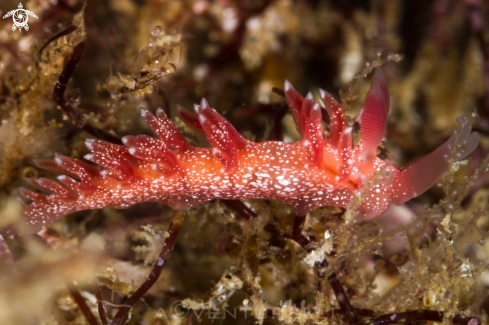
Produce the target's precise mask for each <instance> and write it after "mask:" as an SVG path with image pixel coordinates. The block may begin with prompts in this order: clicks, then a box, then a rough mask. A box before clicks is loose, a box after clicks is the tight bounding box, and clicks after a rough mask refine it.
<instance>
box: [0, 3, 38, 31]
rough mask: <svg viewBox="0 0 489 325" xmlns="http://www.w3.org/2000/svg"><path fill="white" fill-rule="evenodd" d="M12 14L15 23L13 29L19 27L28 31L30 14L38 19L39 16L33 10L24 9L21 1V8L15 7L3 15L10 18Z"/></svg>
mask: <svg viewBox="0 0 489 325" xmlns="http://www.w3.org/2000/svg"><path fill="white" fill-rule="evenodd" d="M10 16H12V19H13V20H14V24H13V25H12V30H13V31H15V30H16V29H17V28H19V32H21V31H22V28H24V29H25V30H26V31H28V30H29V25H27V21H28V20H29V16H31V17H34V18H36V19H37V16H36V15H34V13H33V12H32V11H29V10H26V9H23V6H22V3H19V9H15V10H12V11H9V12H7V14H6V15H5V16H3V19H5V18H8V17H10Z"/></svg>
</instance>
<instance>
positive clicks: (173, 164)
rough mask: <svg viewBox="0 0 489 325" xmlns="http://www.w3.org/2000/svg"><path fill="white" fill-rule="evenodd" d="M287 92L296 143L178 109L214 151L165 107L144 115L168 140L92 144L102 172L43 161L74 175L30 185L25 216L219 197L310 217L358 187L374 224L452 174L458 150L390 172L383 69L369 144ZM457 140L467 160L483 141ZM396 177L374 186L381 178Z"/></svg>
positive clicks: (461, 134)
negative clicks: (194, 142) (384, 149)
mask: <svg viewBox="0 0 489 325" xmlns="http://www.w3.org/2000/svg"><path fill="white" fill-rule="evenodd" d="M284 92H285V96H286V99H287V102H288V104H289V107H290V110H291V113H292V116H293V118H294V121H295V123H296V125H297V130H298V131H299V133H300V134H301V136H302V139H301V140H300V141H297V142H295V143H284V142H280V141H267V142H262V143H255V142H251V141H248V140H246V139H245V138H244V137H242V136H241V135H240V134H239V133H238V132H237V131H236V129H235V128H234V127H233V126H232V125H231V124H230V123H229V122H228V121H227V120H225V119H224V118H223V117H222V116H221V115H219V114H218V113H217V112H216V111H215V110H214V109H212V108H211V107H210V106H209V104H208V103H207V102H206V101H205V100H204V99H203V100H202V102H201V103H200V105H195V106H194V109H195V112H196V114H193V113H190V112H189V111H186V110H184V109H183V108H181V107H178V112H179V116H180V118H181V119H182V120H183V121H184V122H185V123H186V124H187V125H189V126H190V127H191V128H192V129H193V130H194V131H196V132H197V133H200V134H203V135H205V136H206V138H207V139H208V141H209V143H210V144H211V146H212V147H211V148H197V147H194V146H191V145H190V144H189V143H188V142H187V141H186V140H185V138H184V137H183V136H182V135H181V134H180V133H179V131H178V130H177V128H176V127H175V126H174V125H173V123H172V122H171V121H170V120H169V119H168V117H167V116H166V115H165V113H164V111H163V110H161V109H159V110H158V111H157V112H156V116H154V115H153V114H152V113H150V112H148V111H146V110H141V112H142V117H143V119H144V120H145V121H146V123H147V124H148V125H149V126H150V128H151V129H152V130H153V132H154V133H155V134H156V135H157V136H158V138H152V137H149V136H146V135H138V136H126V137H124V138H123V139H122V140H123V143H124V146H122V145H116V144H112V143H108V142H104V141H101V140H93V139H89V140H86V146H87V148H88V149H89V150H90V151H91V152H92V153H91V154H88V155H86V156H85V159H86V160H89V161H91V162H93V163H95V164H97V165H99V166H102V168H101V167H98V166H96V165H93V164H89V163H86V162H84V161H81V160H78V159H74V158H68V157H63V156H60V155H57V156H56V157H55V158H54V159H53V160H38V161H37V162H36V163H37V165H38V166H39V167H41V168H44V169H48V170H56V171H61V172H65V173H68V174H69V175H70V176H65V175H62V176H59V177H58V180H59V183H58V182H55V181H52V180H49V179H46V178H40V179H38V180H32V179H31V180H28V182H29V183H30V185H32V186H33V187H35V188H37V189H39V190H41V191H44V192H48V193H49V194H44V193H37V192H33V191H30V190H27V189H24V188H21V189H20V193H21V194H22V195H23V196H24V197H25V198H27V199H28V200H31V201H32V202H31V203H24V205H23V212H24V216H25V219H26V220H27V221H28V222H29V223H31V224H32V225H33V226H34V227H33V228H34V230H38V229H39V228H42V227H44V226H47V225H48V224H49V223H51V222H52V221H54V220H56V219H58V218H60V217H63V216H65V215H67V214H70V213H73V212H76V211H81V210H88V209H99V208H103V207H112V208H127V207H129V206H131V205H134V204H136V203H140V202H160V203H162V204H165V205H169V206H170V207H172V208H174V209H179V210H183V209H187V208H189V207H193V206H196V205H198V204H201V203H203V202H206V201H209V200H213V199H276V200H280V201H282V202H284V203H286V204H288V205H289V206H291V207H292V208H293V209H294V210H295V211H296V213H297V214H299V215H305V214H307V213H308V212H310V211H312V210H313V209H315V208H317V207H323V206H337V207H346V206H347V205H348V204H349V203H350V202H351V201H352V199H353V197H354V195H355V193H356V192H357V191H358V190H361V189H364V188H367V189H368V190H367V191H368V192H367V193H364V195H362V197H363V200H362V203H361V207H360V209H361V210H362V211H363V212H364V214H363V218H364V219H372V218H375V217H377V216H379V215H381V214H382V213H383V212H384V211H385V210H386V209H387V208H388V207H389V205H390V204H391V202H393V203H395V204H398V205H399V204H402V203H403V202H404V201H406V200H409V199H411V198H413V197H415V196H417V195H419V194H421V193H423V192H424V191H426V190H427V189H428V188H430V187H431V186H432V185H433V184H434V183H435V182H436V181H437V180H438V179H439V178H440V177H441V176H442V175H443V174H444V173H445V172H446V171H447V168H448V162H447V157H448V156H449V154H450V152H451V148H452V146H453V145H454V144H455V136H452V137H451V138H450V139H449V140H448V141H447V142H446V143H445V144H443V145H442V146H440V147H439V148H438V149H436V150H435V151H434V152H432V153H430V154H429V155H427V156H425V157H423V158H421V159H420V160H418V161H417V162H415V163H412V164H410V165H409V166H407V167H405V168H401V169H397V168H395V167H394V166H387V165H386V163H385V162H384V161H383V160H382V159H380V158H378V157H376V150H377V146H378V145H379V144H380V143H381V141H382V138H383V137H384V133H385V128H386V122H387V115H388V111H389V94H388V90H387V84H386V82H385V79H384V77H383V75H382V73H381V71H380V69H378V70H377V72H376V74H375V75H374V77H373V78H372V84H371V87H370V90H369V92H368V93H367V96H366V98H365V104H364V107H363V109H362V113H361V114H362V115H361V129H360V140H359V142H358V143H357V144H356V145H355V146H353V140H352V128H351V127H348V126H347V125H346V123H345V116H344V114H343V111H342V109H341V107H340V105H339V104H338V103H337V102H336V101H335V100H334V99H333V97H332V96H331V95H329V94H328V93H327V92H325V91H323V90H321V91H320V97H321V100H322V102H323V103H324V105H325V108H321V106H320V105H319V103H317V102H316V103H315V102H314V100H313V96H312V94H311V93H309V94H307V96H306V97H305V98H304V97H302V96H301V95H300V94H299V93H298V92H297V91H296V90H295V89H294V88H293V87H292V86H291V85H290V83H288V82H285V86H284ZM322 110H325V111H326V112H327V113H328V114H329V117H330V121H331V122H330V128H329V131H328V132H327V133H326V132H325V133H323V130H322V129H321V120H322V114H323V113H322ZM459 122H460V127H459V129H458V131H457V133H456V134H457V143H462V144H464V145H465V150H464V151H463V153H462V154H460V155H459V157H457V158H458V159H463V158H464V157H466V156H467V155H468V154H469V153H470V152H472V151H473V150H474V148H475V147H476V145H477V143H478V141H479V136H478V134H477V133H471V128H470V123H468V122H466V123H462V122H463V121H462V120H460V121H459ZM378 171H387V174H389V175H390V176H389V177H386V178H384V179H382V180H381V181H379V182H376V183H375V184H369V180H370V179H371V178H372V176H373V175H374V173H376V172H378Z"/></svg>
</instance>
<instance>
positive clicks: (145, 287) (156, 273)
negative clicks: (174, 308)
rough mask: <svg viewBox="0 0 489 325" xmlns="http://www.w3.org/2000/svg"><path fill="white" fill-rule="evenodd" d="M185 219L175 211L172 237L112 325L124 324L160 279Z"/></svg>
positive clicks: (166, 241)
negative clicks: (131, 311)
mask: <svg viewBox="0 0 489 325" xmlns="http://www.w3.org/2000/svg"><path fill="white" fill-rule="evenodd" d="M184 217H185V214H184V213H182V212H179V211H175V213H174V214H173V217H172V220H171V222H170V226H168V233H169V234H170V235H169V236H168V237H167V238H166V239H165V241H164V242H163V246H162V248H161V251H160V254H159V255H158V258H157V259H156V262H155V264H154V265H153V269H152V270H151V273H150V274H149V276H148V277H147V278H146V281H145V282H144V283H143V284H142V285H141V286H140V287H139V288H138V289H137V290H136V292H134V293H133V295H132V296H131V297H129V298H128V299H127V300H126V302H124V306H123V307H122V308H121V309H119V311H118V312H117V314H116V315H115V317H114V319H112V321H111V322H110V325H120V324H122V321H123V320H124V317H126V315H127V314H128V313H129V311H130V310H131V307H133V306H134V305H135V304H136V303H137V302H138V301H139V299H141V298H142V297H143V296H144V295H145V294H146V292H148V291H149V289H151V287H152V286H153V285H154V284H155V283H156V281H157V280H158V278H159V277H160V274H161V271H163V267H164V266H165V264H166V262H167V261H168V259H169V258H170V255H171V252H172V251H173V247H174V246H175V242H176V240H177V236H178V232H179V231H180V227H181V225H182V223H183V219H184Z"/></svg>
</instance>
